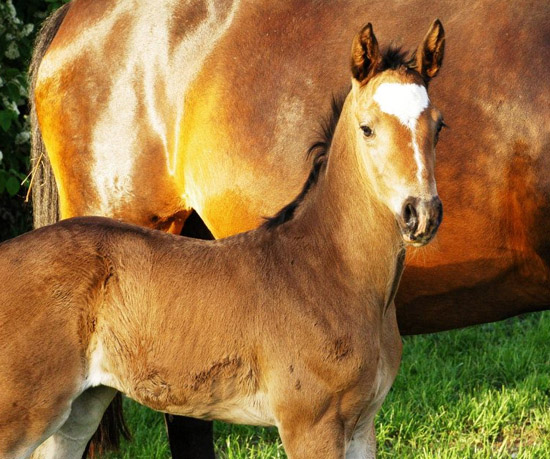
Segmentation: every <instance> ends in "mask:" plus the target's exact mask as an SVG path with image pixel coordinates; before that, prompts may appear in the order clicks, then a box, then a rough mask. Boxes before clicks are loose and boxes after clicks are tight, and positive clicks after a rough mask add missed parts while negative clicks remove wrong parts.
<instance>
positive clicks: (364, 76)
mask: <svg viewBox="0 0 550 459" xmlns="http://www.w3.org/2000/svg"><path fill="white" fill-rule="evenodd" d="M381 61H382V57H381V56H380V50H379V48H378V42H377V41H376V37H375V36H374V32H373V31H372V25H371V23H370V22H369V23H368V24H367V25H366V26H364V27H363V28H362V29H361V32H359V33H358V34H357V35H356V36H355V38H354V39H353V44H352V46H351V73H352V74H353V78H355V79H356V80H357V81H358V82H359V83H360V84H362V85H363V84H365V83H366V82H367V81H368V80H369V79H370V78H372V77H373V76H374V75H375V74H376V72H377V71H378V67H379V66H380V62H381Z"/></svg>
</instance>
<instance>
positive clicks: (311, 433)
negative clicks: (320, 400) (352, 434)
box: [279, 419, 345, 459]
mask: <svg viewBox="0 0 550 459" xmlns="http://www.w3.org/2000/svg"><path fill="white" fill-rule="evenodd" d="M279 434H280V435H281V440H282V441H283V446H284V448H285V451H286V453H287V455H288V457H289V458H290V459H318V458H321V457H322V458H326V459H344V457H345V440H344V428H343V426H342V425H341V423H340V422H337V421H334V420H332V419H330V420H329V419H327V420H324V419H323V420H320V421H318V422H315V423H306V424H301V423H294V422H289V423H282V424H280V425H279Z"/></svg>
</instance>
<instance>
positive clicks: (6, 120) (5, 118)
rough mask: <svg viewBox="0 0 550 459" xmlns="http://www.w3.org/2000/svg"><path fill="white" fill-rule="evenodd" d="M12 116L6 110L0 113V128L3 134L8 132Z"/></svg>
mask: <svg viewBox="0 0 550 459" xmlns="http://www.w3.org/2000/svg"><path fill="white" fill-rule="evenodd" d="M11 120H12V114H11V112H9V111H7V110H2V111H0V127H1V128H2V130H3V131H4V132H8V131H9V129H10V126H11Z"/></svg>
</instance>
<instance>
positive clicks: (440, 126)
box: [435, 120, 447, 142]
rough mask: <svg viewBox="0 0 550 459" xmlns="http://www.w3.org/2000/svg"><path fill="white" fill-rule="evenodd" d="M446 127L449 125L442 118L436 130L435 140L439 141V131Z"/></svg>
mask: <svg viewBox="0 0 550 459" xmlns="http://www.w3.org/2000/svg"><path fill="white" fill-rule="evenodd" d="M444 127H447V125H446V124H445V123H444V122H443V120H441V121H440V122H439V123H437V128H436V131H435V141H436V142H437V141H438V140H439V133H440V132H441V129H443V128H444Z"/></svg>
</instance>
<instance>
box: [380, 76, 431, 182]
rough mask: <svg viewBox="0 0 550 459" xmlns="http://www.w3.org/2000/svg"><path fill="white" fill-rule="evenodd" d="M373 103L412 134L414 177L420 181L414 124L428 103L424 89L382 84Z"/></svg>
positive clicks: (422, 87) (420, 160)
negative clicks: (416, 169) (397, 120)
mask: <svg viewBox="0 0 550 459" xmlns="http://www.w3.org/2000/svg"><path fill="white" fill-rule="evenodd" d="M373 99H374V101H375V102H376V103H377V104H378V105H379V106H380V110H382V111H383V112H384V113H387V114H388V115H393V116H395V117H397V118H398V119H399V121H400V122H401V124H403V125H404V126H406V127H407V128H409V130H410V131H411V134H412V147H413V151H414V160H415V161H416V164H417V166H418V171H417V173H416V177H417V178H418V181H419V182H421V181H422V172H423V170H424V164H422V157H421V156H420V149H419V148H418V143H417V141H416V124H417V122H418V117H419V116H420V115H421V113H422V112H423V111H424V110H425V109H426V107H427V106H428V104H429V103H430V99H429V98H428V92H427V91H426V88H425V87H424V86H422V85H419V84H411V83H408V84H400V83H382V84H381V85H380V86H379V87H378V89H377V90H376V92H375V94H374V96H373Z"/></svg>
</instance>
